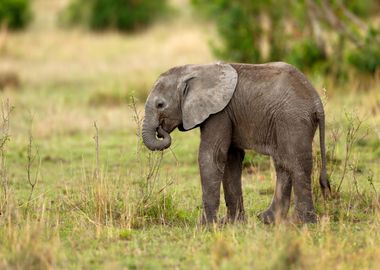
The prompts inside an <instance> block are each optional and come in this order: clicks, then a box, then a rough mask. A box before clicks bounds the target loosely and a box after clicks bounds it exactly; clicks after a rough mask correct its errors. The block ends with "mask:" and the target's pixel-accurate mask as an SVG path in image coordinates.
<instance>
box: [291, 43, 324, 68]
mask: <svg viewBox="0 0 380 270" xmlns="http://www.w3.org/2000/svg"><path fill="white" fill-rule="evenodd" d="M286 60H287V61H288V62H289V63H291V64H293V65H295V66H296V67H298V68H299V69H301V70H311V69H316V68H317V67H320V66H323V65H324V62H325V61H326V60H327V58H326V55H325V54H324V53H323V51H321V50H320V48H319V47H318V45H317V44H316V43H315V42H314V41H313V40H311V39H306V40H303V41H300V42H298V43H296V44H295V45H294V46H293V48H292V49H291V50H290V52H289V55H288V57H287V59H286ZM319 70H320V68H319ZM320 71H321V70H320Z"/></svg>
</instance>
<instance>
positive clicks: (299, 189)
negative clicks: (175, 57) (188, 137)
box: [142, 62, 330, 223]
mask: <svg viewBox="0 0 380 270" xmlns="http://www.w3.org/2000/svg"><path fill="white" fill-rule="evenodd" d="M198 126H199V127H200V129H201V143H200V147H199V157H198V161H199V167H200V173H201V182H202V200H203V215H202V223H213V222H216V221H217V220H216V219H217V211H218V207H219V200H220V184H221V183H223V189H224V197H225V201H226V205H227V209H228V210H227V218H226V220H227V221H230V222H233V221H235V220H244V218H245V217H244V206H243V196H242V188H241V173H242V161H243V158H244V149H254V150H255V151H256V152H258V153H262V154H264V155H270V156H271V157H272V158H273V161H274V165H275V169H276V175H277V182H276V188H275V191H274V195H273V199H272V203H271V205H270V206H269V208H268V209H267V210H266V211H264V212H263V213H261V214H260V215H259V218H260V219H261V220H262V221H263V222H265V223H274V222H276V221H278V220H280V219H284V218H285V217H286V215H287V212H288V210H289V204H290V197H291V191H292V186H293V188H294V197H295V213H296V218H297V220H299V221H301V222H316V214H315V209H314V205H313V199H312V188H311V170H312V162H313V157H312V142H313V137H314V134H315V131H316V129H317V126H319V135H320V147H321V160H322V166H321V175H320V180H319V182H320V185H321V188H322V190H323V195H324V196H328V195H329V194H330V184H329V182H328V180H327V177H326V151H325V134H324V133H325V117H324V110H323V106H322V102H321V100H320V98H319V96H318V94H317V92H316V90H315V89H314V88H313V86H312V85H311V83H310V82H309V81H308V79H307V78H306V77H305V75H304V74H302V73H301V72H300V71H299V70H297V69H296V68H295V67H293V66H291V65H289V64H286V63H282V62H276V63H268V64H260V65H251V64H225V63H215V64H206V65H185V66H180V67H174V68H172V69H170V70H169V71H167V72H165V73H163V74H162V75H161V76H160V77H159V78H158V80H157V81H156V83H155V84H154V86H153V89H152V91H151V93H150V95H149V97H148V99H147V101H146V104H145V119H144V123H143V129H142V136H143V141H144V144H145V145H146V146H147V147H148V148H149V149H150V150H163V149H165V148H168V147H169V146H170V144H171V137H170V135H169V133H170V132H172V131H173V130H174V129H175V128H177V127H178V129H179V130H181V131H186V130H190V129H193V128H195V127H198Z"/></svg>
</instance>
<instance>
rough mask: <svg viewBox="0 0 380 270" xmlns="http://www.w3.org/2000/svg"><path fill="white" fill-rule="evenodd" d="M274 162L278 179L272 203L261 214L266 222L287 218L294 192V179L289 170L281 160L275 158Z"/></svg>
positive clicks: (261, 217) (260, 216)
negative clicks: (292, 179)
mask: <svg viewBox="0 0 380 270" xmlns="http://www.w3.org/2000/svg"><path fill="white" fill-rule="evenodd" d="M274 164H275V168H276V177H277V181H276V188H275V191H274V194H273V199H272V203H271V205H270V206H269V208H268V209H267V210H266V211H264V212H262V213H261V214H259V218H260V219H261V220H262V221H263V222H264V223H266V224H272V223H275V222H278V221H280V220H282V219H284V218H286V215H287V213H288V211H289V205H290V196H291V192H292V181H291V178H290V174H289V172H288V171H287V170H286V169H285V168H284V167H283V166H282V165H281V163H280V162H279V161H276V160H275V161H274Z"/></svg>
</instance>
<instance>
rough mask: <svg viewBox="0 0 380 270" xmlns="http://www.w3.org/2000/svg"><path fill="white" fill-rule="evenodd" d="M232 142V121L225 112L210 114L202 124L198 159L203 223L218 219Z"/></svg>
mask: <svg viewBox="0 0 380 270" xmlns="http://www.w3.org/2000/svg"><path fill="white" fill-rule="evenodd" d="M230 142H231V123H230V120H229V119H228V117H227V115H226V114H225V113H224V112H221V113H219V114H216V115H212V116H210V117H209V119H208V120H207V121H206V122H204V123H203V124H202V126H201V144H200V147H199V157H198V161H199V168H200V173H201V182H202V200H203V215H202V223H203V224H206V223H214V222H216V221H217V211H218V208H219V203H220V184H221V182H222V179H223V174H224V169H225V165H226V161H227V154H228V148H229V146H230Z"/></svg>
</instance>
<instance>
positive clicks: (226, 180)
mask: <svg viewBox="0 0 380 270" xmlns="http://www.w3.org/2000/svg"><path fill="white" fill-rule="evenodd" d="M243 159H244V150H241V149H238V148H235V147H233V146H231V147H230V149H229V150H228V159H227V164H226V168H225V171H224V176H223V190H224V199H225V201H226V206H227V218H226V220H225V222H234V221H236V220H244V205H243V194H242V189H241V172H242V169H243V168H242V167H243Z"/></svg>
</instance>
